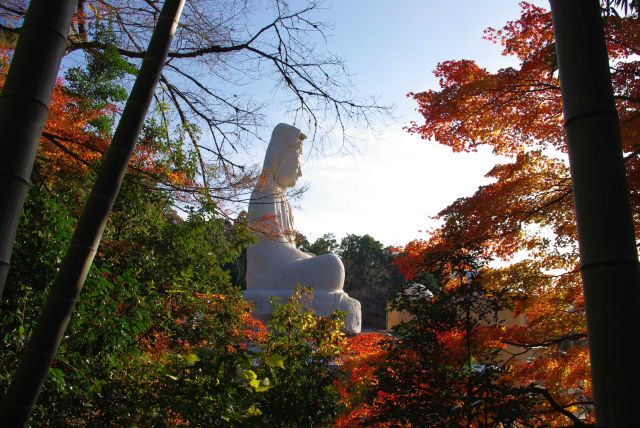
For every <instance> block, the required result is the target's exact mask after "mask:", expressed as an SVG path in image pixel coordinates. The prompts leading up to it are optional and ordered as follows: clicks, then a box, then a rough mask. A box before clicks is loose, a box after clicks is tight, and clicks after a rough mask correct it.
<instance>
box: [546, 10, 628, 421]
mask: <svg viewBox="0 0 640 428" xmlns="http://www.w3.org/2000/svg"><path fill="white" fill-rule="evenodd" d="M551 11H552V17H553V28H554V32H555V39H556V41H555V43H556V51H557V56H558V66H559V72H560V84H561V88H562V102H563V111H564V119H565V131H566V134H567V145H568V149H569V162H570V167H571V178H572V180H573V194H574V199H575V210H576V218H577V225H578V243H579V246H580V272H581V274H582V281H583V286H584V293H585V304H586V311H587V325H588V333H589V351H590V354H591V372H592V378H593V389H594V395H595V405H596V418H597V420H598V423H599V424H601V425H602V426H606V427H631V426H637V425H638V415H637V391H638V385H640V370H638V359H637V354H636V353H635V352H633V351H632V348H633V346H632V344H633V343H634V342H635V341H636V340H637V339H638V338H639V337H640V322H639V320H638V310H640V265H639V263H638V252H637V248H636V238H635V236H634V227H633V218H632V213H631V206H630V203H629V190H628V185H627V179H626V175H625V166H624V160H623V153H622V146H621V141H620V125H619V118H618V114H617V112H616V106H615V102H614V98H613V89H612V84H611V75H610V71H609V59H608V55H607V48H606V44H605V39H604V29H603V21H602V17H601V15H600V13H601V12H600V5H599V2H598V0H551ZM630 346H631V347H630Z"/></svg>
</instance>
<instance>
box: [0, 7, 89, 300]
mask: <svg viewBox="0 0 640 428" xmlns="http://www.w3.org/2000/svg"><path fill="white" fill-rule="evenodd" d="M75 7H76V0H65V1H62V0H60V1H52V0H32V1H31V3H30V4H29V9H28V10H27V15H26V17H25V19H24V23H23V26H22V29H21V30H20V38H19V39H18V44H17V46H16V50H15V52H14V55H13V60H12V61H11V66H10V68H9V73H8V74H7V79H6V82H5V84H4V89H3V90H2V96H1V97H0V207H1V208H0V299H1V298H2V292H3V290H4V284H5V282H6V279H7V274H8V272H9V265H10V260H11V250H12V248H13V240H14V239H15V236H16V229H17V228H18V220H19V218H20V211H21V210H22V204H23V203H24V198H25V196H26V194H27V190H28V188H29V179H30V177H31V170H32V169H33V162H34V160H35V157H36V151H37V148H38V141H39V140H40V135H41V134H42V128H43V127H44V122H45V120H46V119H47V115H48V113H49V108H48V105H49V101H51V94H52V92H53V86H54V84H55V82H56V76H57V75H58V69H59V68H60V62H61V61H62V57H63V56H64V50H65V48H66V45H67V36H68V35H69V28H70V27H71V18H72V17H73V12H74V10H75Z"/></svg>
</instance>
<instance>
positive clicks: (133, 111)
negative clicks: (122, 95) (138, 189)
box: [0, 0, 184, 427]
mask: <svg viewBox="0 0 640 428" xmlns="http://www.w3.org/2000/svg"><path fill="white" fill-rule="evenodd" d="M183 6H184V0H166V1H165V3H164V5H163V7H162V11H161V13H160V17H159V18H158V22H157V24H156V28H155V29H154V31H153V35H152V37H151V41H150V42H149V48H148V50H147V53H146V55H145V57H144V60H143V62H142V67H141V68H140V71H139V73H138V77H137V78H136V81H135V84H134V86H133V89H132V91H131V94H130V95H129V99H128V100H127V104H126V106H125V109H124V112H123V114H122V118H121V120H120V122H119V123H118V127H117V129H116V132H115V134H114V136H113V140H112V142H111V145H110V146H109V149H108V151H107V153H106V154H105V157H104V160H103V164H102V167H101V169H100V173H99V174H98V178H97V179H96V183H95V184H94V186H93V189H92V191H91V194H90V195H89V199H88V200H87V204H86V206H85V208H84V211H83V212H82V215H81V216H80V220H79V222H78V225H77V226H76V229H75V231H74V234H73V237H72V240H71V246H70V248H69V250H68V252H67V254H66V256H65V259H64V261H63V264H62V267H61V268H60V271H59V272H58V275H57V276H56V279H55V281H54V283H53V285H52V288H51V294H50V295H49V298H48V300H47V303H46V304H45V306H44V309H43V312H42V315H41V318H40V321H39V322H38V325H37V326H36V328H35V329H34V331H33V334H32V336H31V338H30V340H29V344H28V345H27V346H26V349H25V353H24V356H23V357H22V360H21V362H20V366H19V367H18V371H17V372H16V375H15V377H14V379H13V381H12V382H11V385H10V386H9V389H8V391H7V394H6V395H5V397H4V401H3V403H2V405H1V406H0V426H2V427H23V426H25V425H26V423H27V421H28V419H29V416H30V414H31V412H32V410H33V408H34V406H35V404H36V401H37V399H38V395H39V394H40V390H41V389H42V385H43V383H44V380H45V378H46V376H47V372H48V370H49V367H50V366H51V362H52V361H53V358H54V357H55V354H56V352H57V349H58V346H59V345H60V341H61V339H62V337H63V335H64V331H65V329H66V326H67V324H68V322H69V318H70V317H71V313H72V311H73V307H74V306H75V303H76V300H77V298H78V295H79V294H80V290H81V289H82V285H83V284H84V281H85V279H86V276H87V272H88V271H89V268H90V266H91V263H92V261H93V257H94V256H95V253H96V251H97V248H98V245H99V243H100V239H101V237H102V232H103V230H104V227H105V225H106V222H107V218H108V216H109V213H110V212H111V208H112V206H113V203H114V201H115V199H116V196H117V194H118V191H119V189H120V185H121V183H122V179H123V178H124V175H125V173H126V170H127V165H128V163H129V159H130V158H131V155H132V153H133V150H134V147H135V143H136V141H137V139H138V135H139V134H140V130H141V129H142V125H143V122H144V118H145V116H146V113H147V110H148V109H149V105H150V104H151V100H152V98H153V93H154V91H155V88H156V85H157V83H158V79H159V77H160V72H161V71H162V67H163V65H164V63H165V61H166V59H167V53H168V51H169V47H170V44H171V39H172V37H173V33H174V32H175V29H176V27H177V25H178V20H179V19H180V14H181V12H182V7H183Z"/></svg>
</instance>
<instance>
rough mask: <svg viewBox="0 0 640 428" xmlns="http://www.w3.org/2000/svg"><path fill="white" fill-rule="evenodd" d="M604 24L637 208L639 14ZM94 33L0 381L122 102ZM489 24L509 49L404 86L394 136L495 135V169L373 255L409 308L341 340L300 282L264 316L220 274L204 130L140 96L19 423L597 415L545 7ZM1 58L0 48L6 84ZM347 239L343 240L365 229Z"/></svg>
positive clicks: (68, 108) (52, 154)
mask: <svg viewBox="0 0 640 428" xmlns="http://www.w3.org/2000/svg"><path fill="white" fill-rule="evenodd" d="M92 3H93V2H92ZM92 13H94V14H99V13H100V11H99V10H97V9H96V10H93V11H92ZM132 13H133V12H132ZM78 19H83V17H82V16H81V15H79V16H77V17H76V20H78ZM80 24H82V23H81V22H79V21H76V25H80ZM82 25H83V24H82ZM605 30H606V38H607V43H608V48H609V53H610V57H611V73H612V79H613V83H614V90H615V97H616V102H617V107H618V113H619V116H620V123H621V129H622V142H623V150H624V155H625V162H626V167H627V176H628V181H629V185H630V189H631V203H632V208H633V215H634V218H635V219H636V220H637V219H638V218H637V217H638V216H639V215H640V196H639V195H640V182H639V180H640V174H638V168H639V167H640V163H639V161H638V154H639V153H640V149H639V147H640V145H639V143H640V141H638V138H639V136H640V127H639V125H640V122H639V121H638V120H639V119H638V118H639V117H640V114H639V113H640V112H639V110H638V108H637V106H638V105H639V103H640V62H639V61H638V58H639V56H638V55H640V20H638V19H635V18H630V17H620V16H617V15H615V14H613V15H611V16H607V17H606V19H605ZM96 34H97V36H96V37H97V40H98V41H99V42H100V45H101V46H103V47H105V48H104V49H101V50H100V51H93V52H91V53H90V54H89V55H87V57H86V61H85V63H84V64H83V65H82V66H78V67H71V68H69V69H68V70H67V71H66V73H65V75H64V77H62V78H60V79H59V80H58V82H57V84H56V88H55V90H54V95H53V100H52V105H51V107H50V109H51V113H50V116H49V119H48V121H47V123H46V125H45V130H44V133H43V137H42V141H41V144H40V147H39V152H38V158H37V161H36V165H35V167H34V173H33V177H32V184H31V189H30V193H29V197H28V199H27V201H26V203H25V207H24V211H23V214H22V218H21V225H20V228H19V230H18V235H17V237H16V243H15V250H14V254H13V265H12V268H11V271H10V277H9V279H8V282H7V288H6V292H5V298H4V300H3V301H2V302H1V307H0V308H1V309H0V310H1V312H0V321H1V324H0V325H1V328H2V330H1V334H2V337H3V341H2V344H1V348H0V367H1V369H0V391H4V390H5V388H6V385H7V384H8V382H9V381H10V379H11V376H12V373H13V371H14V370H15V368H16V365H17V362H18V360H19V358H20V355H21V352H22V350H23V347H24V345H25V343H26V340H27V338H28V337H29V334H30V333H31V330H32V328H33V327H34V324H35V322H36V320H37V316H38V314H39V312H40V308H41V306H42V303H43V302H44V299H45V298H46V292H47V289H48V286H49V284H50V282H51V280H52V279H53V277H54V275H55V273H56V271H57V270H58V269H59V267H60V262H61V258H62V255H63V254H64V251H65V250H66V248H67V246H68V243H69V239H70V237H71V233H72V231H73V227H74V226H75V222H76V220H75V219H76V218H77V214H78V212H79V210H80V208H79V207H81V206H82V203H83V201H84V199H85V198H86V195H87V189H89V188H90V183H91V181H92V179H93V177H94V175H95V171H96V168H97V166H98V164H99V162H100V159H101V155H102V153H103V152H104V150H105V148H106V147H107V145H108V142H109V140H110V138H111V133H112V130H113V124H114V123H115V122H116V121H117V119H118V117H119V113H120V111H121V108H122V104H123V101H124V100H125V99H126V90H125V87H126V85H124V83H123V82H126V80H127V77H128V76H130V75H131V74H133V73H135V64H134V63H133V62H131V61H127V60H125V59H123V57H122V56H121V55H120V52H119V51H118V50H117V49H115V48H114V49H111V48H109V46H111V45H110V43H111V41H112V40H111V39H110V38H111V37H113V34H111V33H110V31H109V30H108V29H105V28H102V29H96ZM485 38H486V39H487V40H488V42H492V43H497V44H500V45H501V46H503V54H504V55H505V56H508V57H513V58H515V59H516V60H517V63H518V65H517V66H516V67H508V68H503V69H499V70H497V71H491V70H487V69H485V68H482V67H481V65H478V64H476V63H475V62H473V61H469V60H452V61H445V62H442V63H441V64H439V65H438V67H437V69H436V70H435V74H436V76H437V77H438V79H439V85H440V87H439V88H437V89H432V90H428V91H425V92H417V93H412V94H409V96H410V97H412V98H413V99H414V100H415V101H416V103H417V105H418V109H419V112H420V114H421V115H422V116H423V119H424V120H421V121H420V122H415V123H412V124H411V125H410V126H409V127H408V131H409V132H411V133H413V134H417V135H419V136H421V137H422V138H424V139H425V140H435V141H437V142H438V143H439V144H443V145H446V146H448V147H450V148H451V149H452V150H454V151H458V152H472V151H475V150H477V149H479V148H481V147H489V148H490V149H491V150H492V151H493V152H494V153H496V154H499V155H501V156H503V159H505V160H504V162H503V163H501V164H498V165H496V166H495V167H494V168H493V169H492V170H491V171H489V172H488V174H487V177H488V178H490V180H491V181H490V184H487V185H485V186H483V187H481V188H479V189H478V190H477V192H475V194H473V195H471V196H469V197H463V198H460V199H458V200H456V201H455V202H453V203H452V204H451V205H450V206H448V207H447V208H445V209H444V210H442V211H441V212H440V213H439V214H438V215H437V218H438V219H439V220H440V226H438V227H437V228H435V229H434V230H432V231H431V234H430V237H429V238H428V239H425V240H417V241H413V242H410V243H408V244H407V245H406V246H404V247H403V248H400V249H398V251H397V254H396V255H395V256H392V255H390V254H386V253H385V259H384V260H387V258H392V257H393V258H394V262H395V264H396V266H397V267H398V268H399V270H400V271H401V272H402V274H403V275H404V277H405V279H406V283H404V285H403V286H402V287H400V288H398V289H397V290H395V291H397V292H398V294H396V299H395V300H393V301H392V302H391V305H392V307H393V308H394V309H395V310H398V311H406V312H407V313H408V314H410V320H409V321H408V322H406V323H403V324H401V325H400V326H398V328H397V329H395V331H393V332H392V333H388V334H387V333H384V334H383V333H365V334H361V335H358V336H355V337H351V338H348V339H347V338H345V337H344V335H343V334H342V333H341V332H340V326H341V315H340V314H334V315H332V316H330V317H327V318H319V317H316V316H314V314H313V313H312V311H310V310H309V309H308V306H309V305H308V301H309V298H310V296H309V294H308V291H305V290H298V291H297V292H296V293H295V294H294V296H293V298H292V299H291V300H290V301H288V302H275V303H274V307H275V312H274V317H273V320H272V321H271V323H270V324H269V325H268V326H265V325H264V324H262V323H261V322H259V321H257V320H255V319H253V318H252V317H251V316H250V309H251V308H250V307H249V306H248V305H247V303H246V302H244V301H243V300H242V298H241V295H240V292H239V288H238V283H239V282H240V281H238V278H237V277H234V274H236V273H237V272H235V271H236V267H237V266H236V265H237V260H238V258H239V257H241V256H242V251H243V248H244V247H246V245H247V244H248V243H250V242H251V237H250V233H249V231H248V230H246V228H245V227H244V226H243V224H242V222H240V221H238V222H231V221H230V220H229V219H227V218H224V217H222V216H220V215H219V211H218V210H217V207H216V205H215V204H214V203H213V202H211V200H210V199H208V200H207V201H206V202H204V203H200V202H203V200H200V201H198V200H197V199H194V198H193V196H194V195H198V194H200V193H201V192H200V191H201V190H202V189H201V188H200V187H199V186H198V185H197V183H196V180H195V177H196V175H197V173H196V172H197V171H198V169H199V168H202V166H203V165H202V164H201V163H200V160H201V159H198V156H197V153H196V152H197V150H196V151H193V150H191V149H189V141H191V142H193V140H196V141H197V134H198V129H197V127H195V126H192V125H191V124H188V123H186V122H182V124H181V125H180V126H177V127H176V126H172V124H171V121H167V120H166V117H167V109H168V107H167V104H166V103H165V102H163V101H162V100H156V103H155V106H154V110H153V112H152V113H151V115H150V117H149V119H148V120H147V121H146V122H145V125H144V128H143V133H142V136H141V138H140V141H139V143H138V146H137V150H136V153H135V155H134V158H133V160H132V162H131V164H130V172H129V174H128V175H127V177H126V179H125V181H124V183H123V188H122V191H121V194H120V195H119V197H118V200H117V202H116V204H115V206H114V210H113V212H112V214H111V217H110V221H109V224H108V226H107V229H106V230H105V234H104V239H103V242H102V244H101V246H100V251H99V252H98V254H97V256H96V259H95V263H94V266H93V267H92V268H91V271H90V273H89V276H88V279H87V283H86V285H85V290H84V291H83V294H82V296H81V300H80V302H79V303H78V305H77V308H76V313H75V315H74V317H73V319H72V321H71V323H70V326H69V330H68V333H67V336H66V337H65V340H64V342H63V344H62V347H61V349H60V352H59V353H58V355H57V357H56V359H55V362H54V365H53V367H52V369H51V370H50V373H49V377H48V379H47V382H46V385H45V388H44V391H43V393H42V395H41V398H40V401H39V402H38V407H37V409H36V412H35V413H34V416H33V423H34V426H125V425H126V426H129V425H132V424H138V425H140V426H225V425H227V426H283V427H294V426H300V427H303V426H335V427H356V426H367V427H368V426H378V427H398V426H400V427H423V426H429V427H451V426H466V427H489V426H492V427H507V426H513V427H520V426H526V427H529V426H532V427H533V426H567V425H576V426H580V425H587V424H591V423H592V422H593V421H594V414H593V403H592V386H591V380H590V375H589V356H588V350H587V346H586V340H587V330H586V324H585V316H584V298H583V294H582V285H581V282H580V277H579V272H578V251H577V243H576V228H575V218H574V214H573V201H572V194H571V192H572V190H571V179H570V174H569V171H568V166H567V162H566V148H565V142H564V130H563V123H562V110H561V100H560V88H559V82H558V78H557V65H556V60H555V51H554V45H553V33H552V27H551V17H550V14H549V12H548V11H546V10H544V9H542V8H540V7H537V6H534V5H531V4H529V3H526V2H523V3H521V15H520V17H519V18H518V19H515V20H514V21H511V22H508V23H507V24H506V25H505V26H504V27H502V28H500V29H492V28H490V29H488V30H487V31H486V33H485ZM10 55H11V52H10V49H6V48H5V49H4V50H3V51H2V53H1V55H0V84H2V80H1V79H3V76H4V74H5V73H6V68H7V64H8V62H9V60H10ZM174 113H175V112H174ZM196 146H197V144H196ZM204 199H207V198H204ZM176 201H182V202H185V201H188V202H190V203H191V205H190V208H185V207H187V206H188V205H185V204H180V203H176ZM177 209H184V211H185V212H184V213H183V215H178V213H177V211H176V210H177ZM636 224H639V222H638V221H636ZM356 238H357V237H356V236H352V237H351V241H353V242H352V244H353V247H354V250H353V252H354V253H358V254H359V252H358V251H359V248H360V247H362V248H366V246H365V245H364V244H366V242H364V241H363V240H358V239H356ZM368 238H371V237H368ZM360 241H362V242H360ZM369 241H372V242H373V241H374V240H373V238H371V239H369ZM334 243H335V242H334ZM347 243H348V242H347ZM307 244H308V243H307ZM356 244H358V245H356ZM374 244H375V242H374ZM369 246H371V245H369ZM356 247H357V248H356ZM345 248H346V246H345ZM356 249H358V251H355V250H356ZM328 251H330V250H328ZM345 251H346V250H345ZM359 260H360V259H359ZM362 260H365V259H364V258H362ZM366 260H369V259H366ZM356 264H357V263H356ZM373 265H375V263H373ZM363 272H364V271H363ZM368 274H371V273H368ZM363 275H364V273H363ZM371 275H372V274H371ZM378 276H379V277H380V278H390V276H389V275H387V276H383V275H378ZM372 277H373V276H372ZM356 283H357V281H355V280H354V284H355V285H353V286H354V288H355V289H357V287H360V288H363V286H361V285H360V284H359V283H357V284H356ZM416 284H420V285H419V286H416ZM416 290H422V291H421V292H420V293H417V294H416V293H415V291H416ZM426 291H428V293H427V292H426ZM386 292H387V291H386V290H385V293H386Z"/></svg>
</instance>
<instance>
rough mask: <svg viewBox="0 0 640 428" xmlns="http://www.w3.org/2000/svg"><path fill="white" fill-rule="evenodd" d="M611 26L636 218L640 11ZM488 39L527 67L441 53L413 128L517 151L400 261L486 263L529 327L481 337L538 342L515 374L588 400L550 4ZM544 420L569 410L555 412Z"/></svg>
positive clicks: (560, 395)
mask: <svg viewBox="0 0 640 428" xmlns="http://www.w3.org/2000/svg"><path fill="white" fill-rule="evenodd" d="M605 33H606V39H607V46H608V49H609V55H610V59H611V74H612V80H613V85H614V92H615V99H616V103H617V108H618V114H619V116H620V124H621V130H622V131H621V132H622V143H623V149H624V152H625V162H626V166H627V177H628V181H629V186H630V189H631V192H630V196H631V203H632V209H633V214H634V217H635V220H636V222H635V224H636V228H639V227H640V222H638V221H637V220H638V219H639V216H640V192H639V191H638V190H639V189H640V174H639V173H638V169H639V168H640V162H639V156H638V155H639V154H640V149H639V147H640V145H639V143H640V141H639V140H638V138H639V135H640V134H639V133H640V119H639V118H640V114H639V113H640V110H639V109H638V105H640V103H639V101H640V79H638V78H637V76H638V75H640V61H638V59H637V58H638V57H637V55H638V54H639V53H640V21H639V20H637V19H635V18H624V17H619V16H609V17H607V18H606V20H605ZM485 38H486V39H487V40H489V41H491V42H494V43H498V44H501V45H502V46H503V55H505V56H510V57H514V58H515V59H516V60H517V61H518V62H519V65H518V66H517V67H509V68H504V69H500V70H498V71H496V72H491V71H489V70H487V69H485V68H482V67H481V66H479V65H478V64H476V63H475V62H473V61H469V60H454V61H445V62H442V63H441V64H439V65H438V66H437V68H436V70H435V74H436V76H437V77H438V78H439V84H440V87H439V88H438V89H432V90H427V91H424V92H418V93H411V94H409V96H410V97H412V98H413V99H415V100H416V102H417V103H418V106H419V112H420V113H421V115H422V116H423V119H424V120H423V121H420V122H419V123H418V122H414V123H412V124H411V125H410V126H409V128H408V131H409V132H411V133H414V134H417V135H419V136H421V137H422V138H424V139H429V140H435V141H437V142H438V143H440V144H443V145H446V146H449V147H451V148H452V150H454V151H467V152H469V151H475V150H477V149H478V148H479V147H480V146H487V147H490V148H491V149H492V150H493V152H494V153H496V154H500V155H503V156H506V157H507V158H509V159H510V161H508V162H507V163H504V164H500V165H496V166H495V167H494V168H493V169H492V170H491V171H490V172H489V173H488V174H487V176H488V177H490V178H491V179H492V183H491V184H489V185H486V186H483V187H481V188H480V189H478V191H477V192H476V193H475V194H473V195H472V196H470V197H465V198H460V199H458V200H457V201H455V202H454V203H453V204H451V205H450V206H448V207H447V208H445V209H444V210H442V211H441V212H440V213H439V214H438V215H437V217H436V218H438V219H440V220H441V221H442V223H441V226H439V227H437V228H436V229H435V230H433V231H432V234H431V236H430V238H429V239H426V240H418V241H414V242H411V243H409V244H408V245H406V246H405V247H404V248H402V249H400V250H399V252H400V256H399V258H398V259H397V264H398V266H399V268H400V269H401V271H402V273H403V274H404V275H405V277H407V278H413V277H414V276H416V275H417V274H419V273H420V272H422V271H425V270H426V271H437V272H439V273H441V274H442V275H443V278H447V275H453V274H454V273H455V272H456V271H459V270H464V268H463V267H462V266H461V265H460V262H459V261H460V260H462V259H464V258H465V257H471V258H473V259H476V260H477V261H479V262H480V263H482V264H486V263H489V266H490V267H488V268H485V269H483V272H482V275H481V277H480V280H481V281H482V282H483V285H484V288H485V289H486V290H487V292H488V293H490V294H492V295H494V296H500V299H501V301H502V302H503V303H504V304H505V305H507V306H508V307H510V308H511V309H512V310H513V311H514V314H515V315H521V316H523V317H524V318H525V319H526V326H519V325H512V326H506V327H505V329H504V332H503V333H500V334H498V335H497V336H495V335H494V334H493V333H492V334H489V335H487V336H486V338H485V339H486V343H485V346H487V347H490V346H495V345H497V343H496V340H500V341H502V342H503V343H505V344H506V343H511V344H518V345H522V347H523V349H531V350H532V352H533V353H532V354H531V353H530V354H526V355H528V356H529V357H527V358H513V359H511V360H510V361H509V363H508V368H507V370H508V371H507V372H508V373H509V376H510V378H509V379H510V380H511V381H513V382H521V383H522V384H526V383H527V382H530V381H535V382H537V384H538V385H541V386H543V387H544V388H546V389H547V390H548V391H549V392H550V393H551V394H552V396H553V397H555V399H556V401H557V402H558V403H559V404H561V405H565V404H571V403H572V402H585V401H586V402H588V401H590V400H591V393H592V391H591V381H590V375H589V359H588V351H587V347H586V341H585V337H586V322H585V317H584V297H583V293H582V284H581V281H580V276H579V272H578V251H577V242H576V238H577V232H576V226H575V218H574V214H573V197H572V190H571V179H570V174H569V170H568V165H567V162H566V160H565V153H566V145H565V141H564V138H565V133H564V129H563V117H562V108H561V96H560V86H559V82H558V78H557V65H556V59H555V48H554V45H553V31H552V25H551V16H550V13H549V12H548V11H547V10H545V9H543V8H541V7H538V6H534V5H532V4H529V3H526V2H523V3H521V15H520V17H519V18H518V19H516V20H513V21H511V22H508V23H507V24H506V25H505V26H504V27H502V28H500V29H493V28H489V29H488V30H486V32H485ZM637 232H638V230H637ZM496 260H497V261H500V263H499V264H496V263H491V262H494V261H496ZM485 339H482V340H483V341H484V340H485ZM450 343H455V341H453V342H450ZM581 406H582V407H580V406H577V407H576V406H569V407H567V408H568V409H570V410H571V411H572V412H574V414H576V415H580V417H582V418H583V419H584V420H586V421H589V420H591V419H592V417H593V414H592V413H591V411H590V407H589V406H588V405H586V406H585V405H581ZM578 407H580V408H579V409H578ZM548 422H549V423H550V424H551V425H555V424H556V423H564V424H566V422H567V420H566V418H564V416H558V414H557V413H555V414H554V413H553V412H552V413H549V416H548Z"/></svg>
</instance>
